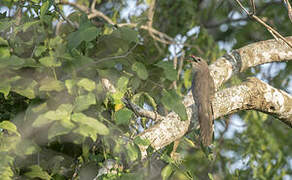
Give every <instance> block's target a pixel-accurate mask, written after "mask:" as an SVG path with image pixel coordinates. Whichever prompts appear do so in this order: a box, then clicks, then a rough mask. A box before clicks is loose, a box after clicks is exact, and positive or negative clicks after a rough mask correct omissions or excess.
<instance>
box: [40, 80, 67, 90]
mask: <svg viewBox="0 0 292 180" xmlns="http://www.w3.org/2000/svg"><path fill="white" fill-rule="evenodd" d="M63 89H64V83H63V82H61V81H58V80H54V79H50V80H47V81H45V82H43V83H42V85H41V86H40V89H39V90H40V91H58V92H59V91H62V90H63Z"/></svg>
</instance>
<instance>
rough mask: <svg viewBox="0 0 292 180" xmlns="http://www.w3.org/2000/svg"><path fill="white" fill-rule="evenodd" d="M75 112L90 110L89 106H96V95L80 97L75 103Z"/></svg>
mask: <svg viewBox="0 0 292 180" xmlns="http://www.w3.org/2000/svg"><path fill="white" fill-rule="evenodd" d="M75 104H76V105H75V108H74V112H80V111H83V110H86V109H88V108H89V106H91V105H93V104H96V99H95V95H94V94H93V93H88V94H87V95H82V96H78V97H77V98H76V101H75Z"/></svg>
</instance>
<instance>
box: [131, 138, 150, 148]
mask: <svg viewBox="0 0 292 180" xmlns="http://www.w3.org/2000/svg"><path fill="white" fill-rule="evenodd" d="M134 143H135V144H137V145H142V146H149V145H150V144H151V142H150V141H149V140H148V139H142V138H141V137H140V136H137V137H136V138H135V139H134Z"/></svg>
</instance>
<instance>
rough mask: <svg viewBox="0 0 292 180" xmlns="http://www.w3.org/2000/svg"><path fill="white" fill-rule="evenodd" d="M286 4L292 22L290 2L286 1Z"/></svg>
mask: <svg viewBox="0 0 292 180" xmlns="http://www.w3.org/2000/svg"><path fill="white" fill-rule="evenodd" d="M284 2H285V3H286V5H287V9H288V16H289V19H290V21H291V22H292V7H291V5H290V3H289V0H284Z"/></svg>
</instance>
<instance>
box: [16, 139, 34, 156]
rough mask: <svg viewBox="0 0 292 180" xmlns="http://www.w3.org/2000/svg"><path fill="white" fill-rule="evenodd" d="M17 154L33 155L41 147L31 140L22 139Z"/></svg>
mask: <svg viewBox="0 0 292 180" xmlns="http://www.w3.org/2000/svg"><path fill="white" fill-rule="evenodd" d="M15 151H16V154H18V155H19V156H23V155H31V154H34V153H36V152H37V151H39V147H38V146H37V145H36V144H35V143H34V142H33V141H30V140H27V139H22V140H21V141H20V142H19V143H18V144H17V148H16V150H15Z"/></svg>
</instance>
